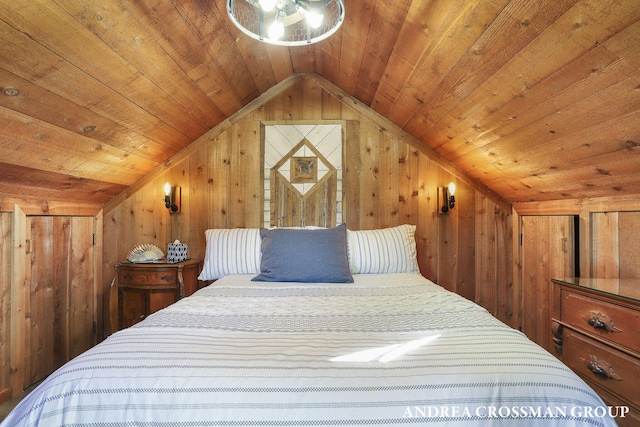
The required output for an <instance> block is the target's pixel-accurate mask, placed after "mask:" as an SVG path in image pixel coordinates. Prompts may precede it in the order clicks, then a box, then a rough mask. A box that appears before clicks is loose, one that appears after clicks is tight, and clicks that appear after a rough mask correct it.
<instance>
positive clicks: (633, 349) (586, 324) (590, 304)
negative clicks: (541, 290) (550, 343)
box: [552, 277, 640, 426]
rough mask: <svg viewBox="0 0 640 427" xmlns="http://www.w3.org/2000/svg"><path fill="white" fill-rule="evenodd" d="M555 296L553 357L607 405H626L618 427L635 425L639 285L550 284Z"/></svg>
mask: <svg viewBox="0 0 640 427" xmlns="http://www.w3.org/2000/svg"><path fill="white" fill-rule="evenodd" d="M552 281H553V282H554V283H555V284H556V285H557V288H556V289H557V290H558V291H559V293H557V294H556V295H558V299H557V301H556V303H557V307H556V308H555V310H554V312H555V318H553V319H552V322H553V335H554V342H555V344H556V353H557V355H558V356H559V357H560V358H561V359H562V361H563V362H564V363H565V364H566V365H567V366H569V367H570V368H571V369H573V370H574V371H575V372H576V373H577V374H578V375H580V376H581V377H582V378H583V379H584V380H586V381H587V382H588V383H589V384H590V385H591V386H592V387H593V388H594V390H595V391H597V392H598V394H600V397H602V399H603V400H604V401H605V402H606V403H607V405H613V406H618V405H624V406H629V408H630V412H629V413H628V414H627V416H626V417H625V418H618V419H616V421H617V422H618V424H619V425H620V426H637V425H640V394H638V384H639V383H640V333H639V332H638V331H640V280H639V279H626V280H625V279H588V278H578V277H576V278H570V279H552Z"/></svg>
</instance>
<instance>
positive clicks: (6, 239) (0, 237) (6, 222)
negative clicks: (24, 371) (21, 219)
mask: <svg viewBox="0 0 640 427" xmlns="http://www.w3.org/2000/svg"><path fill="white" fill-rule="evenodd" d="M11 237H12V236H11V213H9V212H0V259H2V268H0V403H2V402H4V401H5V400H7V399H8V398H9V397H10V396H11V392H10V388H9V385H10V371H11V364H10V363H11V360H10V349H9V341H10V338H11V329H10V328H11V247H12V246H11Z"/></svg>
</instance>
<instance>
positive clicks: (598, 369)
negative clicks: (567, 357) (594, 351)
mask: <svg viewBox="0 0 640 427" xmlns="http://www.w3.org/2000/svg"><path fill="white" fill-rule="evenodd" d="M590 359H591V361H590V362H589V363H588V364H587V368H589V370H590V371H591V373H592V374H593V375H595V376H596V377H600V378H602V379H607V380H616V381H622V378H620V377H619V376H618V375H616V373H615V372H614V370H613V367H612V366H611V364H609V363H608V362H607V361H604V360H600V359H598V358H597V357H596V356H590Z"/></svg>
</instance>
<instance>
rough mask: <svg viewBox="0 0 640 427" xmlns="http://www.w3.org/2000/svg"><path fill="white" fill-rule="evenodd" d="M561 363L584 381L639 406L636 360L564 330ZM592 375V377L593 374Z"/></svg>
mask: <svg viewBox="0 0 640 427" xmlns="http://www.w3.org/2000/svg"><path fill="white" fill-rule="evenodd" d="M565 331H566V332H565V333H564V337H563V356H562V361H563V362H564V363H565V364H566V365H567V366H569V367H570V368H571V369H573V370H574V371H575V372H577V373H579V374H580V375H582V376H583V377H585V378H587V379H589V380H591V381H593V382H595V383H597V384H599V385H600V386H601V387H603V388H605V389H607V390H609V391H611V392H612V393H614V394H617V395H619V396H625V398H626V399H628V400H629V401H630V402H631V403H633V404H635V405H640V393H638V390H637V389H638V384H640V364H638V360H637V359H635V358H633V357H631V356H629V355H627V354H625V353H622V352H620V351H617V350H615V349H613V348H611V347H608V346H606V345H604V344H602V343H600V342H598V341H596V340H593V339H591V338H588V337H586V336H584V335H582V334H580V333H577V332H574V331H571V330H566V329H565ZM594 372H595V373H594Z"/></svg>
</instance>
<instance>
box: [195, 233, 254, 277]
mask: <svg viewBox="0 0 640 427" xmlns="http://www.w3.org/2000/svg"><path fill="white" fill-rule="evenodd" d="M204 234H205V237H206V239H207V246H206V249H205V254H204V265H203V267H202V272H200V276H198V280H215V279H219V278H221V277H224V276H229V275H232V274H258V273H260V257H261V252H260V244H261V243H262V239H261V238H260V229H259V228H230V229H223V228H221V229H211V230H206V231H205V232H204Z"/></svg>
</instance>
